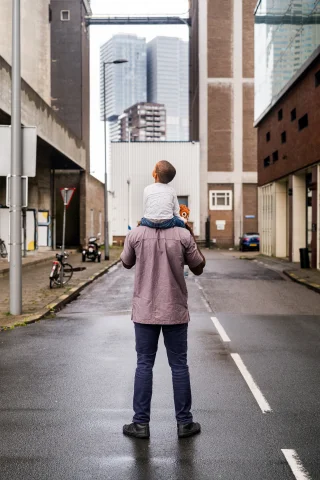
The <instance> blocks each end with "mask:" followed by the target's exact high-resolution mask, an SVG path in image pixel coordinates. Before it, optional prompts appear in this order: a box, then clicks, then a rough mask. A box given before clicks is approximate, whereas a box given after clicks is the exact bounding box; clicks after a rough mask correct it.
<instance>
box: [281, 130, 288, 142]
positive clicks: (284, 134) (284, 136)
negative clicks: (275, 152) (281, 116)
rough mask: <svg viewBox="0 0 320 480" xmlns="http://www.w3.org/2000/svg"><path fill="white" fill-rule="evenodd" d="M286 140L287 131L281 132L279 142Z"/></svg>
mask: <svg viewBox="0 0 320 480" xmlns="http://www.w3.org/2000/svg"><path fill="white" fill-rule="evenodd" d="M286 141H287V132H282V133H281V143H286Z"/></svg>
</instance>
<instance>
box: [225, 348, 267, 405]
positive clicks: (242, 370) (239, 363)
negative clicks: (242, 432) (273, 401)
mask: <svg viewBox="0 0 320 480" xmlns="http://www.w3.org/2000/svg"><path fill="white" fill-rule="evenodd" d="M231 357H232V358H233V360H234V362H235V364H236V365H237V367H238V368H239V370H240V373H241V375H242V376H243V378H244V379H245V381H246V383H247V385H248V387H249V388H250V390H251V393H252V395H253V396H254V398H255V399H256V401H257V403H258V405H259V407H260V408H261V411H262V413H267V412H272V409H271V407H270V405H269V403H268V402H267V400H266V399H265V397H264V395H263V394H262V392H261V390H260V389H259V387H258V385H257V384H256V383H255V381H254V380H253V378H252V375H251V374H250V373H249V371H248V369H247V367H246V366H245V364H244V363H243V361H242V359H241V357H240V355H239V354H238V353H231Z"/></svg>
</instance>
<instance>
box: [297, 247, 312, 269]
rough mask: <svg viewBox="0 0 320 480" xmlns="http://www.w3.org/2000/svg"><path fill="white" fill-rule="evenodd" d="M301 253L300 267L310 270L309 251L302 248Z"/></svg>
mask: <svg viewBox="0 0 320 480" xmlns="http://www.w3.org/2000/svg"><path fill="white" fill-rule="evenodd" d="M299 251H300V267H301V268H310V260H309V249H308V248H300V249H299Z"/></svg>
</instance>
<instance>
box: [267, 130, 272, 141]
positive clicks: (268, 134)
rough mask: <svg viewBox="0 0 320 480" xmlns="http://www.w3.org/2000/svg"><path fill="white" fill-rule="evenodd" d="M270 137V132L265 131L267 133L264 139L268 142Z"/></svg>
mask: <svg viewBox="0 0 320 480" xmlns="http://www.w3.org/2000/svg"><path fill="white" fill-rule="evenodd" d="M270 139H271V135H270V132H267V134H266V140H267V142H270Z"/></svg>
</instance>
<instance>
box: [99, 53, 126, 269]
mask: <svg viewBox="0 0 320 480" xmlns="http://www.w3.org/2000/svg"><path fill="white" fill-rule="evenodd" d="M127 62H128V60H122V59H119V60H113V62H103V120H104V259H105V260H109V258H110V255H109V218H108V166H107V112H106V93H107V92H106V65H117V64H120V63H127Z"/></svg>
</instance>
